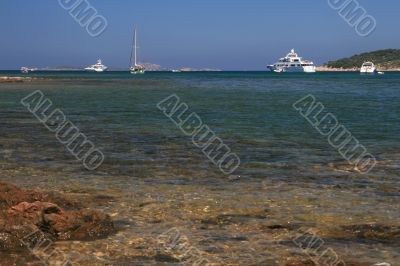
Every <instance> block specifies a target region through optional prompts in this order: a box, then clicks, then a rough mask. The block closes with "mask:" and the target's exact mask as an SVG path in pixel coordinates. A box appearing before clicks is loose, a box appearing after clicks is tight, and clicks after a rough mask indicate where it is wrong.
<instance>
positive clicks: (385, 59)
mask: <svg viewBox="0 0 400 266" xmlns="http://www.w3.org/2000/svg"><path fill="white" fill-rule="evenodd" d="M365 61H372V62H373V63H374V64H375V65H377V67H378V69H380V70H400V49H385V50H378V51H373V52H368V53H362V54H357V55H354V56H352V57H348V58H343V59H339V60H337V61H329V62H328V63H326V64H325V65H324V66H323V67H327V68H336V69H358V68H360V67H361V65H362V64H363V63H364V62H365Z"/></svg>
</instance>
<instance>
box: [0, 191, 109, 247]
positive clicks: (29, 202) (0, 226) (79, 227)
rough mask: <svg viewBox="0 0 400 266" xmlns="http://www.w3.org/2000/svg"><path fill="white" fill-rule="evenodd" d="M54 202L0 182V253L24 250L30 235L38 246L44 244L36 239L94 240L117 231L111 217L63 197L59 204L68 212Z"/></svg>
mask: <svg viewBox="0 0 400 266" xmlns="http://www.w3.org/2000/svg"><path fill="white" fill-rule="evenodd" d="M51 200H52V199H51V197H49V196H48V195H45V194H42V193H37V192H34V191H26V190H21V189H19V188H17V187H15V186H13V185H9V184H5V183H0V250H15V249H19V248H22V247H23V246H24V242H23V239H24V238H27V237H28V236H30V238H29V243H30V244H33V245H34V244H35V242H39V241H40V239H35V238H40V237H45V238H46V239H49V240H52V241H53V240H54V241H57V240H94V239H97V238H103V237H106V236H108V235H109V234H111V233H114V232H115V229H114V224H113V222H112V221H111V218H110V217H109V216H108V215H106V214H103V213H100V212H96V211H91V210H88V209H84V208H83V207H77V205H75V204H71V203H70V202H68V201H65V202H62V198H60V197H57V199H56V201H57V202H60V203H63V204H61V205H63V206H67V207H68V208H67V209H65V208H63V207H60V206H59V205H58V204H55V203H53V202H51ZM35 233H38V234H36V235H35ZM25 246H26V243H25Z"/></svg>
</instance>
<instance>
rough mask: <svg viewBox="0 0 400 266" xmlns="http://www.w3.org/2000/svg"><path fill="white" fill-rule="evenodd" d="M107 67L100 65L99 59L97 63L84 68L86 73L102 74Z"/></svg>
mask: <svg viewBox="0 0 400 266" xmlns="http://www.w3.org/2000/svg"><path fill="white" fill-rule="evenodd" d="M107 69H108V67H106V66H105V65H103V64H102V63H101V59H99V60H97V63H96V64H94V65H91V66H88V67H86V68H85V70H87V71H94V72H103V71H106V70H107Z"/></svg>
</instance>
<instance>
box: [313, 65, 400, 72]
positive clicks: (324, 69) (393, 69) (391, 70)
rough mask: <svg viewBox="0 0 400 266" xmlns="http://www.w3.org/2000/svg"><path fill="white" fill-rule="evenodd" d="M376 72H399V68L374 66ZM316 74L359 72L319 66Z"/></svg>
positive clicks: (351, 69)
mask: <svg viewBox="0 0 400 266" xmlns="http://www.w3.org/2000/svg"><path fill="white" fill-rule="evenodd" d="M376 67H377V69H378V71H388V72H400V68H385V67H380V66H379V65H378V66H376ZM316 71H317V72H359V71H360V68H359V67H354V68H334V67H327V66H319V67H316Z"/></svg>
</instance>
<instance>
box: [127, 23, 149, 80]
mask: <svg viewBox="0 0 400 266" xmlns="http://www.w3.org/2000/svg"><path fill="white" fill-rule="evenodd" d="M132 46H133V47H132V52H131V63H130V66H131V67H130V68H129V71H130V72H131V74H144V73H145V72H146V68H145V67H144V66H143V65H140V64H138V63H137V48H139V47H138V46H137V30H136V28H135V31H134V33H133V45H132ZM132 57H133V60H132ZM132 61H133V64H132Z"/></svg>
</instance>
